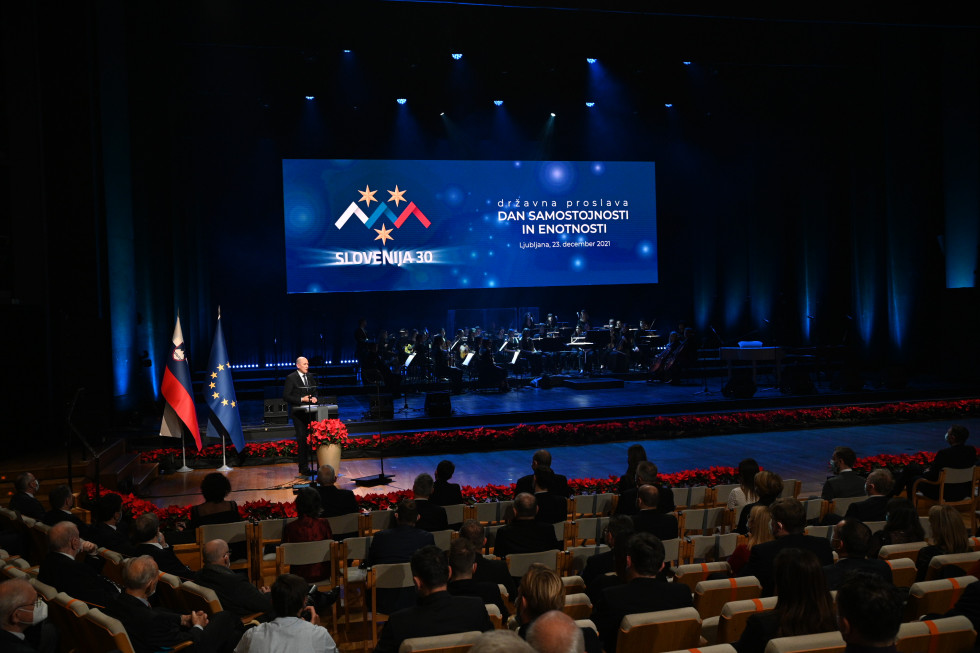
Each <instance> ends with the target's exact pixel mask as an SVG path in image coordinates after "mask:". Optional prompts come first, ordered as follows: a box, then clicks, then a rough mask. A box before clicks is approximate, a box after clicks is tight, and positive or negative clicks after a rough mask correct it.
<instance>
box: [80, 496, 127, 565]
mask: <svg viewBox="0 0 980 653" xmlns="http://www.w3.org/2000/svg"><path fill="white" fill-rule="evenodd" d="M95 518H96V519H97V520H98V521H97V522H96V524H95V525H94V526H93V527H92V528H90V529H89V539H90V540H92V542H94V543H95V545H96V546H97V547H99V548H100V549H101V548H106V549H109V550H110V551H115V552H116V553H121V554H123V555H124V556H132V555H134V554H135V553H136V551H135V549H134V548H133V545H132V543H131V542H130V541H129V537H128V535H127V532H126V531H127V529H126V528H125V527H123V526H122V525H121V523H122V520H123V509H122V497H121V496H119V495H118V494H115V493H114V492H109V493H107V494H103V495H102V496H100V497H99V501H98V503H97V504H96V507H95Z"/></svg>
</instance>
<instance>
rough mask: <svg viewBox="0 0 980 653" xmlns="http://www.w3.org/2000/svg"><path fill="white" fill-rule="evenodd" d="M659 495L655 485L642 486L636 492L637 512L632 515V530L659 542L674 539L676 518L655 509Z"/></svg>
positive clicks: (675, 535) (675, 536)
mask: <svg viewBox="0 0 980 653" xmlns="http://www.w3.org/2000/svg"><path fill="white" fill-rule="evenodd" d="M659 494H660V493H659V492H658V491H657V486H656V485H643V486H641V487H640V488H639V489H638V490H637V493H636V500H637V507H638V508H639V512H637V513H636V514H635V515H633V530H634V531H636V532H637V533H650V534H651V535H654V536H656V537H657V539H659V540H661V541H663V540H673V539H676V538H677V528H678V526H677V517H675V516H674V515H673V514H671V513H662V512H660V511H659V510H658V509H657V505H658V503H659V501H660V496H659Z"/></svg>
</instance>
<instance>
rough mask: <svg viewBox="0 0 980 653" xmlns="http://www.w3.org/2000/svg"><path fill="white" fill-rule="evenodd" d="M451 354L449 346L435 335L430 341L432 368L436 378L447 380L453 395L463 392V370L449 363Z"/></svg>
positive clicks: (439, 336)
mask: <svg viewBox="0 0 980 653" xmlns="http://www.w3.org/2000/svg"><path fill="white" fill-rule="evenodd" d="M450 360H451V354H450V353H449V345H448V343H446V340H445V338H443V337H442V336H441V335H437V336H435V337H434V338H433V339H432V367H433V371H434V373H435V375H436V377H437V378H440V379H449V382H450V384H451V386H452V393H453V394H461V393H462V392H463V370H460V369H458V368H456V367H454V366H451V365H450V364H449V363H450Z"/></svg>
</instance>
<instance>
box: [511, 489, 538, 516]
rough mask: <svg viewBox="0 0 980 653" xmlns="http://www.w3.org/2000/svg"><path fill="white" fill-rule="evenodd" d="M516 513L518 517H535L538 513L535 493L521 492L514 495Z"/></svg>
mask: <svg viewBox="0 0 980 653" xmlns="http://www.w3.org/2000/svg"><path fill="white" fill-rule="evenodd" d="M514 514H515V515H517V518H518V519H534V517H535V515H537V514H538V501H537V499H535V498H534V495H533V494H528V493H527V492H521V493H520V494H518V495H517V496H516V497H514Z"/></svg>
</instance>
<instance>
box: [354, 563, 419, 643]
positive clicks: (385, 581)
mask: <svg viewBox="0 0 980 653" xmlns="http://www.w3.org/2000/svg"><path fill="white" fill-rule="evenodd" d="M366 580H367V587H368V591H369V592H370V593H371V605H372V606H374V615H373V617H374V618H373V619H372V620H371V622H372V623H371V645H372V648H377V646H378V632H379V629H380V628H381V626H382V625H383V624H384V623H385V622H386V621H388V615H387V614H385V613H383V612H380V611H378V608H377V606H378V590H379V589H399V588H403V587H414V586H415V582H414V581H413V580H412V567H411V564H410V563H408V562H400V563H396V564H383V565H374V566H373V567H371V568H370V569H368V570H367V579H366Z"/></svg>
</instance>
